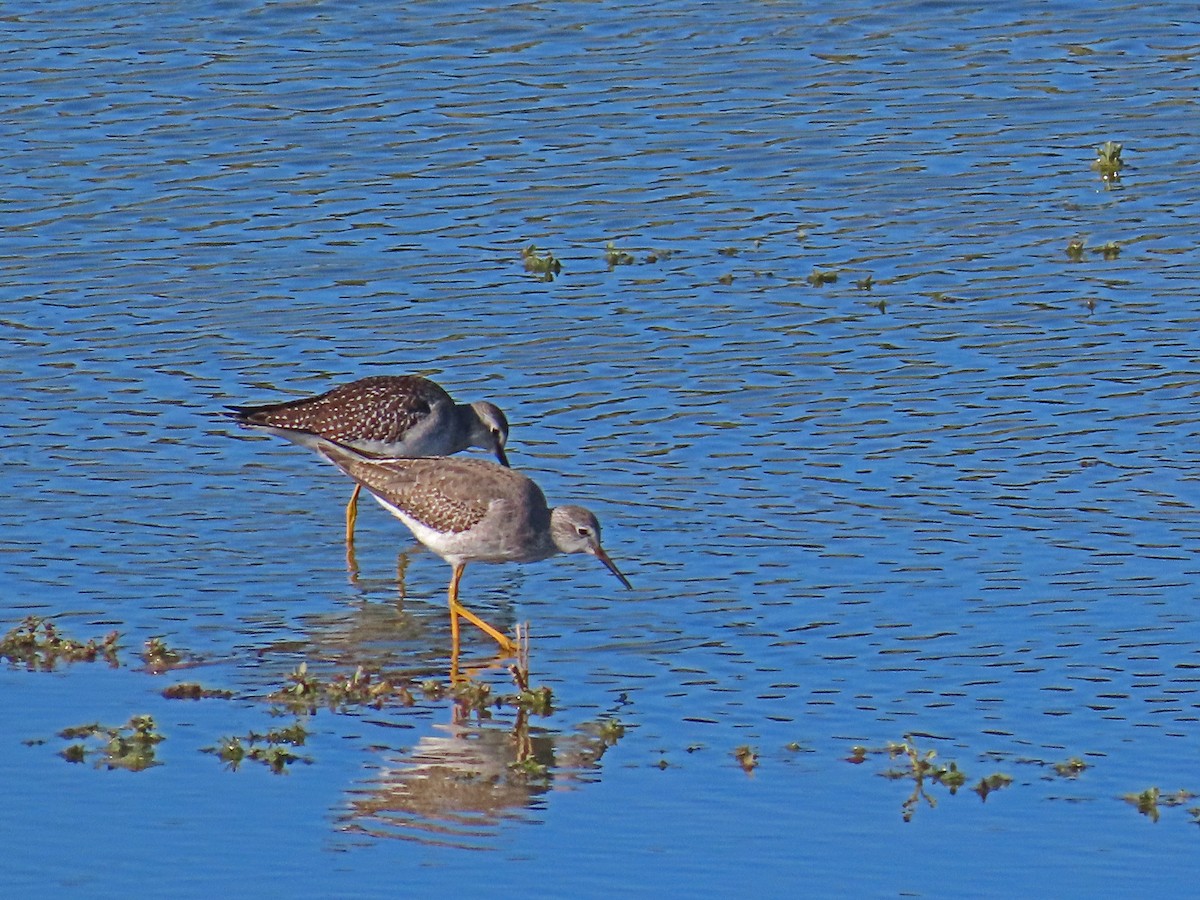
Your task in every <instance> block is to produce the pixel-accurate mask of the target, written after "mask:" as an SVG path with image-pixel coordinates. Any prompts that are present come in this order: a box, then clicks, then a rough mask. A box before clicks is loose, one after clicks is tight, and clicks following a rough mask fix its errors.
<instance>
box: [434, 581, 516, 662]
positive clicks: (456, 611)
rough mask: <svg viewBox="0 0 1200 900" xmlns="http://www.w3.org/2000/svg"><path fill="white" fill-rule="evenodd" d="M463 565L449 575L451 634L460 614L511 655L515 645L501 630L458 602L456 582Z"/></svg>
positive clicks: (453, 633)
mask: <svg viewBox="0 0 1200 900" xmlns="http://www.w3.org/2000/svg"><path fill="white" fill-rule="evenodd" d="M465 568H466V566H465V565H457V566H455V567H454V574H453V575H452V576H450V619H451V621H452V623H453V624H452V626H451V629H450V634H451V636H453V635H455V634H457V632H458V617H459V616H462V617H463V618H464V619H466V620H467V621H468V622H470V623H471V624H472V625H474V626H475V627H476V628H479V629H480V630H482V631H485V632H487V634H489V635H490V636H491V638H492V640H494V641H495V642H496V643H497V644H499V645H500V651H501V652H502V653H504V654H506V655H508V656H513V655H515V654H516V653H517V649H518V648H517V645H516V644H514V643H513V642H512V641H511V640H510V639H509V638H508V637H507V636H505V635H504V634H503V633H502V632H500V631H497V630H496V629H495V628H493V627H492V626H491V625H489V624H488V623H487V622H485V621H483V619H481V618H479V616H477V615H475V613H473V612H471V611H470V610H469V609H467V608H466V607H465V606H463V605H462V604H461V603H459V602H458V583H459V581H461V580H462V574H463V570H464V569H465Z"/></svg>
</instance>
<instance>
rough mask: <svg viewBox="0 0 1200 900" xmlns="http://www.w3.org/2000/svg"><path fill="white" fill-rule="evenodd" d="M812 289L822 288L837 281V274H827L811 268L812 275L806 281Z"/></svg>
mask: <svg viewBox="0 0 1200 900" xmlns="http://www.w3.org/2000/svg"><path fill="white" fill-rule="evenodd" d="M805 280H806V281H808V283H809V284H811V285H812V286H813V287H824V286H825V285H827V284H833V283H834V282H836V281H837V280H838V277H837V272H828V271H824V270H822V269H818V268H817V267H815V266H814V267H813V270H812V274H811V275H809V276H808V278H807V279H805Z"/></svg>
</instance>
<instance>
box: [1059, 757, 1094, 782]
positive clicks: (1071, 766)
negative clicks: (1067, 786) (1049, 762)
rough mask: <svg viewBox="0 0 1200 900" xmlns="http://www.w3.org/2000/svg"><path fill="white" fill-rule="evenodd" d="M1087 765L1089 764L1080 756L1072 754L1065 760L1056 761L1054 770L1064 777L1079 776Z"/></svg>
mask: <svg viewBox="0 0 1200 900" xmlns="http://www.w3.org/2000/svg"><path fill="white" fill-rule="evenodd" d="M1087 767H1088V764H1087V763H1085V762H1084V761H1083V760H1082V759H1080V758H1079V757H1078V756H1072V757H1071V758H1070V759H1068V760H1066V761H1065V762H1060V763H1055V764H1054V771H1055V772H1057V773H1058V775H1059V776H1060V777H1062V778H1078V777H1079V776H1080V774H1082V773H1083V770H1084V769H1086V768H1087Z"/></svg>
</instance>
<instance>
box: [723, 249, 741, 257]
mask: <svg viewBox="0 0 1200 900" xmlns="http://www.w3.org/2000/svg"><path fill="white" fill-rule="evenodd" d="M741 252H742V251H741V250H739V249H738V248H737V247H718V248H717V254H718V255H720V256H737V255H738V254H739V253H741Z"/></svg>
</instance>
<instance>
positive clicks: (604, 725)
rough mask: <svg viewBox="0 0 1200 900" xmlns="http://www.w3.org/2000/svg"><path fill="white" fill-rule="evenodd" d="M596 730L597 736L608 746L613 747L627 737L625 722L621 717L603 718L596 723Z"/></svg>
mask: <svg viewBox="0 0 1200 900" xmlns="http://www.w3.org/2000/svg"><path fill="white" fill-rule="evenodd" d="M595 730H596V736H597V737H598V738H600V740H601V741H602V742H603V743H604V746H606V747H611V746H612V745H613V744H615V743H616V742H617V741H619V740H620V739H621V738H623V737H625V724H624V723H623V722H622V721H621V720H620V719H615V718H614V719H601V720H600V721H599V722H597V723H596V728H595Z"/></svg>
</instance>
